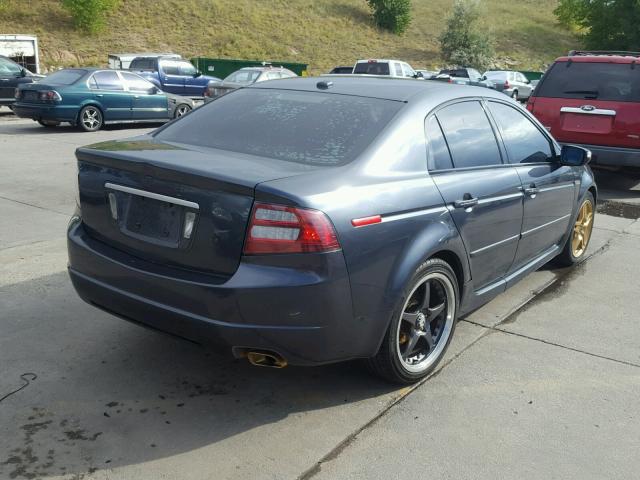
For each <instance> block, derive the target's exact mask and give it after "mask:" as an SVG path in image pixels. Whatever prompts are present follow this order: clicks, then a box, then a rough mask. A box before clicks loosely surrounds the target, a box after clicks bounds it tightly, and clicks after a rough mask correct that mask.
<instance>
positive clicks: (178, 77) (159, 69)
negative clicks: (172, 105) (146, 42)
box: [129, 57, 220, 97]
mask: <svg viewBox="0 0 640 480" xmlns="http://www.w3.org/2000/svg"><path fill="white" fill-rule="evenodd" d="M129 71H131V72H135V73H137V74H138V75H140V76H142V77H144V78H146V79H147V80H149V81H150V82H151V83H153V84H154V85H155V86H156V87H158V88H159V89H160V90H162V91H164V92H168V93H174V94H176V95H184V96H187V97H203V96H204V92H205V90H206V89H207V85H208V84H209V82H210V81H212V80H220V79H219V78H218V77H211V76H208V75H202V74H201V73H200V72H199V71H198V70H197V69H196V67H194V66H193V65H191V63H189V62H188V61H186V60H180V59H176V58H165V57H137V58H134V59H133V60H132V61H131V64H130V65H129Z"/></svg>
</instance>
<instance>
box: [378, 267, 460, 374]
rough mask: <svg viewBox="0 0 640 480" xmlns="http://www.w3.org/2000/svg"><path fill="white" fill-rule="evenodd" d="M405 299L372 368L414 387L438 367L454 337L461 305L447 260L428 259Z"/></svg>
mask: <svg viewBox="0 0 640 480" xmlns="http://www.w3.org/2000/svg"><path fill="white" fill-rule="evenodd" d="M403 298H404V302H403V306H402V310H401V311H400V312H399V313H396V314H395V315H394V317H393V318H392V319H391V323H390V325H389V329H388V331H387V333H386V335H385V338H384V340H383V342H382V345H381V346H380V350H379V351H378V353H377V354H376V356H375V357H373V358H371V359H369V365H370V367H371V369H372V370H373V371H374V373H376V374H377V375H379V376H381V377H382V378H384V379H385V380H388V381H390V382H393V383H402V384H411V383H415V382H417V381H418V380H420V379H422V378H424V377H426V376H427V375H428V374H429V373H431V372H432V371H433V370H434V369H435V368H436V366H437V365H438V364H439V363H440V361H441V360H442V357H444V354H445V352H446V350H447V347H448V346H449V342H450V341H451V338H452V337H453V332H454V330H455V326H456V315H457V312H458V305H459V293H458V284H457V280H456V276H455V274H454V272H453V270H452V269H451V267H450V266H449V264H447V263H446V262H445V261H443V260H440V259H439V258H432V259H430V260H427V261H426V262H424V263H423V264H422V265H420V267H418V269H417V270H416V272H415V273H414V275H413V277H412V279H411V281H410V282H409V285H408V286H407V288H406V290H405V295H404V297H403Z"/></svg>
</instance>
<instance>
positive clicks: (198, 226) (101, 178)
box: [76, 137, 313, 276]
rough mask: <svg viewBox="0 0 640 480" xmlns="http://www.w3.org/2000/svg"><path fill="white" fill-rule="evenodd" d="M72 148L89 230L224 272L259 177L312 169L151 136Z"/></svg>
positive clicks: (180, 262)
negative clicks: (167, 141)
mask: <svg viewBox="0 0 640 480" xmlns="http://www.w3.org/2000/svg"><path fill="white" fill-rule="evenodd" d="M76 155H77V158H78V171H79V173H78V183H79V191H80V203H81V210H82V220H83V223H84V225H85V229H86V231H87V233H88V234H89V235H90V236H91V237H93V238H95V239H97V240H99V241H102V242H103V243H106V244H108V245H110V246H112V247H114V248H117V249H119V250H122V251H125V252H127V253H129V254H131V255H133V256H135V257H138V258H140V259H143V260H146V261H150V262H154V263H160V264H163V265H169V266H172V267H178V268H183V269H187V270H193V271H201V272H205V273H211V274H216V275H222V276H230V275H232V274H233V273H234V272H235V271H236V269H237V267H238V264H239V262H240V257H241V255H242V247H243V242H244V238H245V230H246V227H247V223H248V220H249V215H250V212H251V207H252V204H253V199H254V188H255V187H256V185H258V184H259V183H261V182H265V181H268V180H274V179H278V178H285V177H288V176H292V175H298V174H302V173H305V172H308V171H310V170H313V167H309V166H306V165H300V164H295V163H292V162H284V161H278V160H272V159H263V158H260V157H254V156H250V155H243V154H237V153H233V152H226V151H221V150H214V149H206V148H200V147H198V148H194V147H190V146H184V145H178V144H173V143H171V144H170V143H163V142H158V141H155V140H153V139H152V138H151V137H139V138H136V139H130V140H126V141H115V142H104V143H101V144H96V145H93V146H89V147H84V148H80V149H78V151H77V153H76Z"/></svg>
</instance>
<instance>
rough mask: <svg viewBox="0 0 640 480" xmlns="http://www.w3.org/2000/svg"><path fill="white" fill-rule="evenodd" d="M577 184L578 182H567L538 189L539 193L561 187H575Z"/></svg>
mask: <svg viewBox="0 0 640 480" xmlns="http://www.w3.org/2000/svg"><path fill="white" fill-rule="evenodd" d="M575 186H576V184H575V183H574V182H571V183H565V184H563V185H553V186H551V187H545V188H539V189H538V193H543V192H550V191H552V190H560V189H563V188H573V187H575Z"/></svg>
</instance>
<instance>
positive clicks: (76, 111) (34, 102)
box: [13, 68, 193, 132]
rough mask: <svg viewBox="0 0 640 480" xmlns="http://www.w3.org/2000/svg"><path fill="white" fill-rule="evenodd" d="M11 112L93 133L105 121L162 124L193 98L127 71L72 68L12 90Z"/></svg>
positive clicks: (185, 109)
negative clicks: (13, 91)
mask: <svg viewBox="0 0 640 480" xmlns="http://www.w3.org/2000/svg"><path fill="white" fill-rule="evenodd" d="M15 96H16V103H15V104H14V106H13V111H14V113H15V114H16V115H18V116H19V117H24V118H31V119H33V120H36V121H37V122H38V123H40V125H42V126H45V127H55V126H57V125H60V123H62V122H68V123H70V124H72V125H76V126H79V127H80V128H81V129H82V130H85V131H87V132H92V131H96V130H99V129H100V128H102V126H103V125H104V124H106V123H127V122H166V121H168V120H171V119H172V118H177V117H181V116H182V115H184V114H186V113H188V112H189V111H191V110H192V109H193V101H192V100H191V99H189V98H185V97H180V96H178V95H174V94H172V93H166V92H163V91H161V90H159V89H158V87H156V86H155V85H153V84H152V83H150V82H149V81H147V80H145V79H144V78H142V77H140V76H138V75H136V74H135V73H131V72H124V71H118V70H104V69H97V68H71V69H67V70H60V71H58V72H55V73H52V74H51V75H48V76H47V77H46V78H44V79H43V80H41V81H40V82H38V83H31V84H29V83H27V84H22V85H20V86H19V88H18V90H16V94H15Z"/></svg>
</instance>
